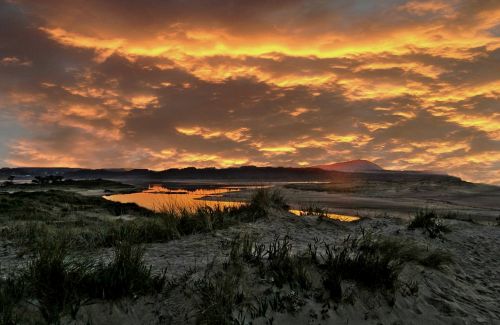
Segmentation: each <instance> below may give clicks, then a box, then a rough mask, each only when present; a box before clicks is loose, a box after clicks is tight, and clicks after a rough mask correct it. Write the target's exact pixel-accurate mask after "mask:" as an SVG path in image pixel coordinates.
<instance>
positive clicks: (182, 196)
mask: <svg viewBox="0 0 500 325" xmlns="http://www.w3.org/2000/svg"><path fill="white" fill-rule="evenodd" d="M239 190H240V189H239V188H236V187H225V188H215V189H196V190H193V191H188V190H184V189H171V188H167V187H163V186H157V185H155V186H150V187H149V188H148V189H147V190H144V191H142V192H138V193H130V194H114V195H107V196H104V198H105V199H107V200H110V201H115V202H120V203H136V204H137V205H139V206H141V207H144V208H146V209H150V210H153V211H157V212H160V211H162V210H168V211H172V210H174V211H175V210H177V211H178V210H182V209H187V210H190V211H193V210H196V209H197V208H201V207H207V206H208V207H212V208H215V207H238V206H240V205H242V204H243V203H242V202H229V201H221V200H217V199H214V198H217V197H221V196H222V194H224V193H228V192H234V191H239ZM205 197H210V198H211V199H210V200H204V199H203V198H205Z"/></svg>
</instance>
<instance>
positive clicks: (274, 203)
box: [250, 188, 289, 210]
mask: <svg viewBox="0 0 500 325" xmlns="http://www.w3.org/2000/svg"><path fill="white" fill-rule="evenodd" d="M250 206H254V207H261V208H269V207H273V208H278V209H284V210H288V208H289V205H288V204H287V202H286V199H285V197H284V196H283V194H282V193H281V191H280V190H279V189H269V188H259V189H257V190H256V191H255V192H254V194H253V196H252V199H251V200H250Z"/></svg>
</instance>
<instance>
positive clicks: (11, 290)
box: [0, 275, 25, 325]
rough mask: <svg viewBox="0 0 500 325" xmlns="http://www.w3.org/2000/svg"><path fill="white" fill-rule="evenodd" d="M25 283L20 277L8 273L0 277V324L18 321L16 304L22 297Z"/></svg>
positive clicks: (6, 324)
mask: <svg viewBox="0 0 500 325" xmlns="http://www.w3.org/2000/svg"><path fill="white" fill-rule="evenodd" d="M24 294H25V283H24V279H23V278H22V277H16V276H14V275H10V276H8V277H7V278H0V324H1V325H14V324H19V323H20V317H19V316H18V315H17V314H16V305H17V304H18V303H19V302H20V301H21V300H22V299H23V297H24Z"/></svg>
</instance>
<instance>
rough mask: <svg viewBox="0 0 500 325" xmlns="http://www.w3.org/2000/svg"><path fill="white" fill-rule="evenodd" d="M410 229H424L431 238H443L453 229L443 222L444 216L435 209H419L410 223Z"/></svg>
mask: <svg viewBox="0 0 500 325" xmlns="http://www.w3.org/2000/svg"><path fill="white" fill-rule="evenodd" d="M408 229H409V230H415V229H422V231H423V232H424V233H426V234H427V235H428V236H429V237H430V238H443V234H445V233H448V232H450V231H451V229H450V228H449V227H447V226H446V225H444V224H443V218H442V217H441V216H439V215H438V214H437V213H436V212H435V211H433V210H419V211H417V213H416V214H415V217H414V218H413V220H412V221H411V222H410V224H409V225H408Z"/></svg>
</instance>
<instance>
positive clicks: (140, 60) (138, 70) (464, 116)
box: [0, 0, 500, 184]
mask: <svg viewBox="0 0 500 325" xmlns="http://www.w3.org/2000/svg"><path fill="white" fill-rule="evenodd" d="M499 98H500V1H498V0H449V1H443V0H422V1H413V0H410V1H403V0H379V1H371V0H363V1H362V0H336V1H332V0H307V1H306V0H274V1H263V0H254V1H237V0H225V1H223V0H190V1H181V0H145V1H132V0H106V1H103V0H72V1H63V0H44V1H40V0H0V166H40V167H44V166H66V167H87V168H109V167H123V168H150V169H157V170H158V169H166V168H171V167H186V166H195V167H211V166H215V167H228V166H241V165H257V166H313V165H317V164H323V163H329V162H336V161H346V160H351V159H367V160H370V161H373V162H375V163H377V164H379V165H381V166H382V167H384V168H387V169H401V170H433V171H439V172H446V173H449V174H452V175H457V176H459V177H462V178H463V179H465V180H469V181H474V182H484V183H493V184H500V105H499V104H500V101H499Z"/></svg>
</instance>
